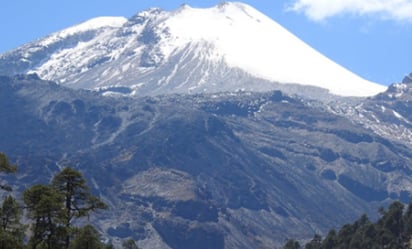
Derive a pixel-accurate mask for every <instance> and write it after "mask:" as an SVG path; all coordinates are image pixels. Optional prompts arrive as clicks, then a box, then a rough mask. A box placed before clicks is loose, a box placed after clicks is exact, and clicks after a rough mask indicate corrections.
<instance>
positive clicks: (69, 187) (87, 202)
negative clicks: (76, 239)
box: [51, 167, 107, 248]
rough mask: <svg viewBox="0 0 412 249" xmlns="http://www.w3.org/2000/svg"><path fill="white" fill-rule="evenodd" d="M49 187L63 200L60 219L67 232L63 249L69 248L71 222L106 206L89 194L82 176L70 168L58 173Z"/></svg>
mask: <svg viewBox="0 0 412 249" xmlns="http://www.w3.org/2000/svg"><path fill="white" fill-rule="evenodd" d="M51 185H52V187H53V188H54V189H55V190H56V191H57V192H59V193H60V194H61V195H62V196H63V198H64V201H63V205H64V208H63V209H64V214H63V216H62V218H63V222H64V226H65V228H66V231H67V232H68V234H66V238H65V248H69V245H70V237H71V234H70V231H71V229H72V222H73V220H74V219H75V218H80V217H84V216H87V215H89V213H90V212H93V211H96V210H98V209H106V208H107V206H106V204H104V203H103V202H102V201H101V200H100V199H99V198H97V197H95V196H93V195H92V194H91V192H90V190H89V187H88V186H87V183H86V180H85V179H84V177H83V175H82V174H81V173H80V172H79V171H77V170H74V169H72V168H70V167H66V168H65V169H63V170H62V171H61V172H60V173H58V174H57V175H56V176H55V177H54V178H53V180H52V184H51Z"/></svg>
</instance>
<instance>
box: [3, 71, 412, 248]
mask: <svg viewBox="0 0 412 249" xmlns="http://www.w3.org/2000/svg"><path fill="white" fill-rule="evenodd" d="M407 87H408V85H407V84H405V83H402V84H398V85H394V86H392V87H390V88H389V89H388V91H387V92H385V93H382V94H381V95H378V96H376V97H373V98H369V99H359V100H357V102H353V101H349V100H348V101H347V102H343V100H342V101H341V102H336V103H333V104H331V103H329V104H325V103H319V102H316V101H309V100H305V99H301V98H298V97H293V96H289V95H286V94H284V93H282V92H280V91H270V92H264V93H252V92H236V93H233V92H232V93H215V94H198V95H164V96H155V97H139V98H138V97H128V98H126V97H109V96H106V97H104V96H102V95H101V94H100V93H98V92H90V91H85V90H73V89H68V88H64V87H62V86H59V85H57V84H55V83H53V82H46V81H41V80H40V79H39V78H38V77H36V76H35V75H29V76H16V77H0V113H2V117H3V118H1V119H0V127H1V132H0V151H3V152H5V153H6V154H8V155H9V157H10V158H11V160H12V161H13V162H16V163H17V164H18V165H19V166H20V170H19V173H18V174H17V175H15V176H11V177H9V178H7V181H9V183H11V184H12V185H14V186H15V189H16V191H23V190H24V188H25V186H28V185H30V184H34V183H41V182H48V181H49V179H50V177H51V175H52V174H53V173H54V172H56V171H57V170H58V167H60V166H62V165H66V164H70V165H72V166H74V167H76V168H78V169H80V170H81V171H82V172H83V173H84V174H85V176H86V178H87V179H88V181H89V183H90V185H91V186H92V188H93V191H94V192H95V193H96V194H98V195H99V196H100V197H101V198H103V199H104V200H105V201H106V202H107V203H108V204H109V205H110V206H111V209H110V210H109V211H108V212H103V213H100V214H98V215H97V216H94V217H92V221H93V222H95V223H96V224H97V225H98V226H99V227H100V228H101V231H102V232H103V233H104V234H105V236H107V237H108V238H111V239H113V241H115V242H116V241H117V240H118V239H124V238H128V237H133V238H134V239H136V240H137V241H138V244H139V246H141V247H142V248H159V249H160V248H274V247H276V246H280V245H281V244H283V243H284V240H285V239H286V238H290V237H297V238H308V237H311V236H312V235H313V233H315V232H317V233H321V232H325V231H326V230H327V229H329V228H331V227H336V226H340V225H342V224H343V223H346V222H349V221H351V220H353V219H355V218H357V217H358V216H359V215H360V214H362V213H365V212H366V213H368V214H369V215H371V216H372V217H373V216H374V215H375V214H376V213H375V212H376V210H377V208H378V207H379V206H382V205H385V204H386V203H388V202H390V201H392V200H395V199H401V200H403V201H405V202H408V201H411V200H412V188H411V186H412V178H411V173H412V171H411V170H412V167H411V158H412V153H411V152H410V151H411V150H410V147H409V144H410V143H409V142H408V141H403V142H402V141H400V140H397V139H394V136H390V135H388V134H387V133H385V134H380V133H378V132H376V131H378V130H379V129H378V128H379V127H386V125H389V124H398V125H404V127H405V129H410V127H409V126H406V124H408V122H409V116H408V114H407V113H410V111H409V112H408V110H410V108H411V107H410V106H409V105H408V103H409V101H408V99H409V98H410V97H411V94H410V93H409V91H407V90H406V89H407ZM400 89H403V90H402V91H401V90H400ZM400 93H402V94H400ZM379 106H384V107H385V108H386V109H385V110H393V111H395V110H396V112H397V113H399V115H402V116H403V117H404V118H403V119H402V118H399V117H398V116H397V115H396V114H394V112H393V111H390V113H389V114H390V115H389V114H388V113H385V112H382V108H377V107H379ZM375 107H376V108H375ZM389 108H392V109H389ZM363 113H368V114H369V116H367V117H376V119H377V120H379V122H378V121H375V123H374V126H373V128H374V129H369V128H368V127H371V126H370V124H372V122H373V120H372V119H368V118H366V117H365V115H357V114H363ZM391 115H392V116H391ZM355 117H357V118H355ZM397 122H399V123H397ZM368 125H369V126H368ZM382 129H383V128H382Z"/></svg>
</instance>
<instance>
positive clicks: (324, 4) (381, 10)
mask: <svg viewBox="0 0 412 249" xmlns="http://www.w3.org/2000/svg"><path fill="white" fill-rule="evenodd" d="M289 10H292V11H296V12H299V13H304V14H305V15H306V16H308V17H309V18H310V19H312V20H314V21H322V20H325V19H327V18H330V17H333V16H338V15H343V14H352V15H358V16H365V15H369V16H370V15H373V16H377V17H379V18H383V19H392V20H396V21H408V22H412V0H296V1H294V3H293V4H292V5H291V6H290V7H289Z"/></svg>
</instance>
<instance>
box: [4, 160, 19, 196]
mask: <svg viewBox="0 0 412 249" xmlns="http://www.w3.org/2000/svg"><path fill="white" fill-rule="evenodd" d="M16 171H17V166H15V165H12V164H11V163H10V162H9V159H8V158H7V156H6V155H5V154H3V153H1V152H0V172H3V173H7V174H9V173H15V172H16ZM0 189H3V190H6V191H11V190H12V189H11V187H10V186H7V185H3V184H0Z"/></svg>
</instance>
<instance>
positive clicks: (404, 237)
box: [283, 201, 412, 249]
mask: <svg viewBox="0 0 412 249" xmlns="http://www.w3.org/2000/svg"><path fill="white" fill-rule="evenodd" d="M379 213H380V217H379V219H378V220H377V221H376V222H373V221H371V220H370V219H369V218H368V217H367V216H366V215H362V216H361V217H360V218H359V219H357V220H356V221H355V222H353V223H351V224H346V225H344V226H343V227H342V228H340V229H339V230H338V231H336V230H335V229H331V230H330V231H329V232H328V233H327V235H326V237H325V238H324V239H322V237H321V236H320V235H318V234H315V235H314V236H313V239H312V240H310V241H309V242H308V243H306V244H305V245H304V246H303V245H301V244H300V243H299V242H298V241H296V240H294V239H290V240H288V241H287V242H286V244H285V245H284V247H283V248H284V249H303V248H304V249H383V248H390V249H410V248H412V247H411V246H412V240H411V239H412V203H410V204H409V205H407V206H405V205H404V204H402V203H401V202H399V201H395V202H393V203H392V204H391V205H390V206H389V207H388V208H387V209H384V208H380V210H379Z"/></svg>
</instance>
